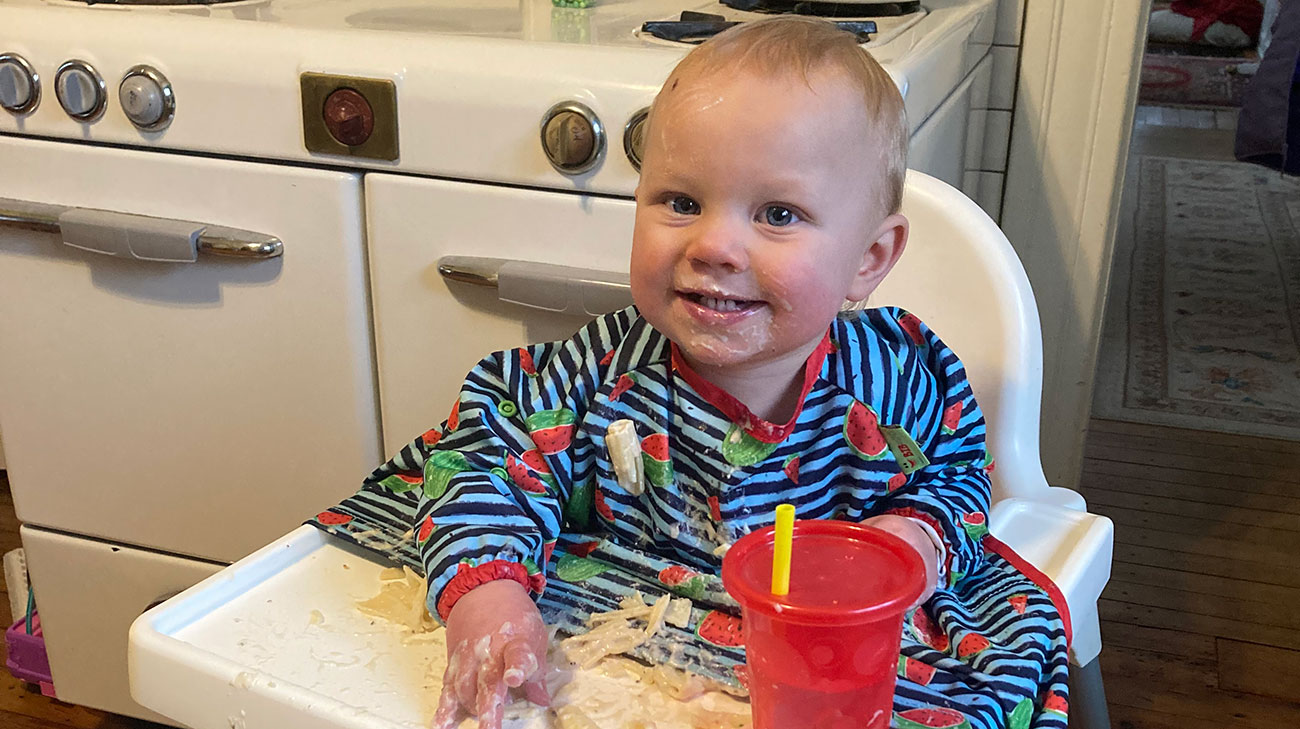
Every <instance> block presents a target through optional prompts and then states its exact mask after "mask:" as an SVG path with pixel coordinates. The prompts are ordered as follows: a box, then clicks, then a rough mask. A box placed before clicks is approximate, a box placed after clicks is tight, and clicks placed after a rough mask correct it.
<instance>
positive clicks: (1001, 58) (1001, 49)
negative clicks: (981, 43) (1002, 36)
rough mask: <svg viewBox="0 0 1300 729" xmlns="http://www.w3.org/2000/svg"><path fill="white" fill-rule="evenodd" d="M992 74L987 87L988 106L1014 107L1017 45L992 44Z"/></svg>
mask: <svg viewBox="0 0 1300 729" xmlns="http://www.w3.org/2000/svg"><path fill="white" fill-rule="evenodd" d="M991 55H992V56H993V74H992V78H991V86H990V88H989V108H990V109H1007V110H1008V111H1009V110H1011V109H1014V108H1016V107H1015V103H1016V75H1017V73H1018V72H1019V61H1020V48H1019V47H1018V46H993V50H992V51H991Z"/></svg>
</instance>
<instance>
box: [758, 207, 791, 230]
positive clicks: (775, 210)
mask: <svg viewBox="0 0 1300 729" xmlns="http://www.w3.org/2000/svg"><path fill="white" fill-rule="evenodd" d="M798 219H799V216H798V215H795V214H794V211H792V210H790V208H787V207H784V206H781V205H768V206H767V207H766V208H765V209H764V210H763V220H764V221H765V222H766V223H767V224H768V225H772V226H776V227H778V228H780V227H783V226H786V225H789V224H791V223H793V222H795V221H796V220H798Z"/></svg>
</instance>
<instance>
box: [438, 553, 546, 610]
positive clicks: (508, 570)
mask: <svg viewBox="0 0 1300 729" xmlns="http://www.w3.org/2000/svg"><path fill="white" fill-rule="evenodd" d="M495 580H514V581H515V582H518V583H519V584H520V585H523V587H524V589H525V590H527V589H528V568H526V567H524V566H523V565H522V564H520V563H518V562H511V561H509V560H505V559H494V560H492V561H491V562H485V563H483V564H481V565H477V566H474V565H471V564H470V563H469V562H461V563H460V564H458V565H456V574H455V575H454V576H453V577H452V578H451V581H450V582H448V583H447V586H446V587H444V588H442V596H441V597H439V598H438V616H439V617H441V618H442V619H443V622H446V620H447V616H448V615H450V614H451V609H452V607H453V606H455V604H456V601H457V600H459V599H461V598H462V597H464V596H465V593H467V592H469V591H470V590H473V589H474V588H475V587H478V586H479V585H485V584H487V583H489V582H493V581H495Z"/></svg>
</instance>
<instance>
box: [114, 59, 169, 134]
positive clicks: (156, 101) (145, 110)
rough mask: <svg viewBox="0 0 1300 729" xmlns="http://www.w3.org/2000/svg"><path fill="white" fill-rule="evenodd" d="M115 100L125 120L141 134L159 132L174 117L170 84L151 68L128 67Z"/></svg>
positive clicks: (156, 70)
mask: <svg viewBox="0 0 1300 729" xmlns="http://www.w3.org/2000/svg"><path fill="white" fill-rule="evenodd" d="M117 100H118V101H119V102H121V104H122V111H123V112H125V113H126V118H127V119H130V120H131V123H132V124H134V125H135V126H136V128H137V129H140V130H141V131H145V132H158V131H162V130H163V129H166V128H167V125H168V124H171V123H172V117H173V116H175V115H176V97H175V96H174V95H173V94H172V85H171V83H169V82H168V81H167V77H166V76H164V75H162V73H160V72H159V71H158V69H156V68H154V67H153V66H144V65H141V66H132V67H131V68H130V69H129V70H128V71H127V72H126V75H125V76H123V77H122V83H121V84H120V85H118V87H117Z"/></svg>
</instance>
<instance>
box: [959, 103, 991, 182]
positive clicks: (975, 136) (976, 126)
mask: <svg viewBox="0 0 1300 729" xmlns="http://www.w3.org/2000/svg"><path fill="white" fill-rule="evenodd" d="M988 118H989V110H988V109H974V110H972V111H971V113H970V121H969V122H968V124H967V126H966V165H965V167H964V169H966V170H967V171H978V170H981V169H983V168H984V143H985V135H986V134H987V131H986V130H987V128H988ZM967 195H968V196H972V195H970V193H967Z"/></svg>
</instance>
